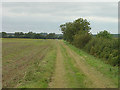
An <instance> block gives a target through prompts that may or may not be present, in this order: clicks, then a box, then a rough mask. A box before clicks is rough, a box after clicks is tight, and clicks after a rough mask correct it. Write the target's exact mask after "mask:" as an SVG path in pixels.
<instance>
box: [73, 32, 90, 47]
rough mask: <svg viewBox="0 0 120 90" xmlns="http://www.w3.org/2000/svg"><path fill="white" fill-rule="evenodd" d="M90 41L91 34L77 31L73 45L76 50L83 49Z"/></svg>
mask: <svg viewBox="0 0 120 90" xmlns="http://www.w3.org/2000/svg"><path fill="white" fill-rule="evenodd" d="M90 39H91V34H90V33H88V32H87V31H79V33H78V34H76V35H74V39H73V44H74V45H75V46H76V47H78V48H83V47H84V46H85V45H86V44H87V43H88V42H89V40H90Z"/></svg>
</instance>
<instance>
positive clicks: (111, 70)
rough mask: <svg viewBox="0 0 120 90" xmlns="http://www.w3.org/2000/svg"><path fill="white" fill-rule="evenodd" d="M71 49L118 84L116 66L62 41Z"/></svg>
mask: <svg viewBox="0 0 120 90" xmlns="http://www.w3.org/2000/svg"><path fill="white" fill-rule="evenodd" d="M64 43H65V44H66V45H68V46H69V47H70V48H71V49H72V50H74V51H75V52H76V53H77V54H79V55H80V56H82V57H84V58H85V62H86V63H88V64H89V65H90V66H92V67H94V68H95V69H96V70H97V71H100V72H101V73H102V74H103V75H104V76H105V77H108V78H110V79H112V81H113V82H114V83H115V85H116V86H118V67H113V66H111V65H109V64H106V63H104V62H103V60H101V59H99V58H96V57H94V56H92V55H90V54H88V53H86V52H85V51H83V50H80V49H78V48H76V47H75V46H73V45H71V44H69V43H68V42H66V41H64Z"/></svg>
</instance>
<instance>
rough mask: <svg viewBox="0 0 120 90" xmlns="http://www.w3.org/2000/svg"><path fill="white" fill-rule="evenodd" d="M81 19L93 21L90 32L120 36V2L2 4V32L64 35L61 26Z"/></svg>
mask: <svg viewBox="0 0 120 90" xmlns="http://www.w3.org/2000/svg"><path fill="white" fill-rule="evenodd" d="M78 18H84V19H87V20H88V21H89V22H90V26H91V33H93V34H96V33H98V32H99V31H103V30H107V31H108V32H110V33H114V34H116V33H118V3H117V2H3V3H2V31H5V32H29V31H32V32H37V33H40V32H47V33H50V32H52V33H58V34H61V31H60V27H59V26H60V25H61V24H64V23H66V22H72V21H74V20H76V19H78Z"/></svg>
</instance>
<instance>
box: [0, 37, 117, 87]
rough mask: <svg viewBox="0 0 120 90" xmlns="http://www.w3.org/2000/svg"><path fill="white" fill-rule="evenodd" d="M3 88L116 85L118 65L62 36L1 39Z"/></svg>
mask: <svg viewBox="0 0 120 90" xmlns="http://www.w3.org/2000/svg"><path fill="white" fill-rule="evenodd" d="M2 86H3V88H6V87H7V88H8V87H14V88H117V87H118V67H113V66H110V65H108V64H105V63H104V62H103V61H102V60H100V59H98V58H95V57H93V56H91V55H89V54H87V53H86V52H84V51H82V50H79V49H77V48H75V47H74V46H72V45H70V44H68V43H67V42H65V41H63V40H48V39H7V38H6V39H2Z"/></svg>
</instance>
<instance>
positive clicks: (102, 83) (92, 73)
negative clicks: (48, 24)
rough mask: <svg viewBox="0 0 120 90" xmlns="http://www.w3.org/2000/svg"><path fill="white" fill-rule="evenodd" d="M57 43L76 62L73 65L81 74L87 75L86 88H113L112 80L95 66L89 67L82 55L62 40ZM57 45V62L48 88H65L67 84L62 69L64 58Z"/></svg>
mask: <svg viewBox="0 0 120 90" xmlns="http://www.w3.org/2000/svg"><path fill="white" fill-rule="evenodd" d="M58 43H59V45H62V46H63V47H64V48H65V49H66V51H67V54H68V55H69V57H70V58H72V59H73V60H74V61H75V62H76V63H75V66H76V67H77V68H78V69H79V70H80V71H82V72H83V74H84V75H85V76H86V77H87V79H89V80H90V82H91V84H90V85H89V83H88V82H87V80H86V83H85V84H88V85H85V86H87V88H114V87H116V86H115V85H114V84H113V83H112V81H111V80H110V79H108V78H106V77H105V76H104V75H103V74H102V73H100V72H99V71H97V70H96V69H95V68H93V67H91V66H90V65H88V64H87V63H86V62H85V59H84V57H82V56H80V55H78V54H77V53H76V52H74V51H73V50H71V49H70V48H69V47H68V46H67V45H65V44H64V43H63V42H62V41H58ZM59 45H57V46H58V53H57V62H56V69H55V74H54V76H53V78H54V79H53V81H52V83H50V88H57V87H58V88H65V87H67V86H65V85H67V82H64V81H65V78H64V76H65V72H66V71H65V69H64V65H63V62H64V59H63V56H62V54H61V50H60V46H59Z"/></svg>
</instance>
